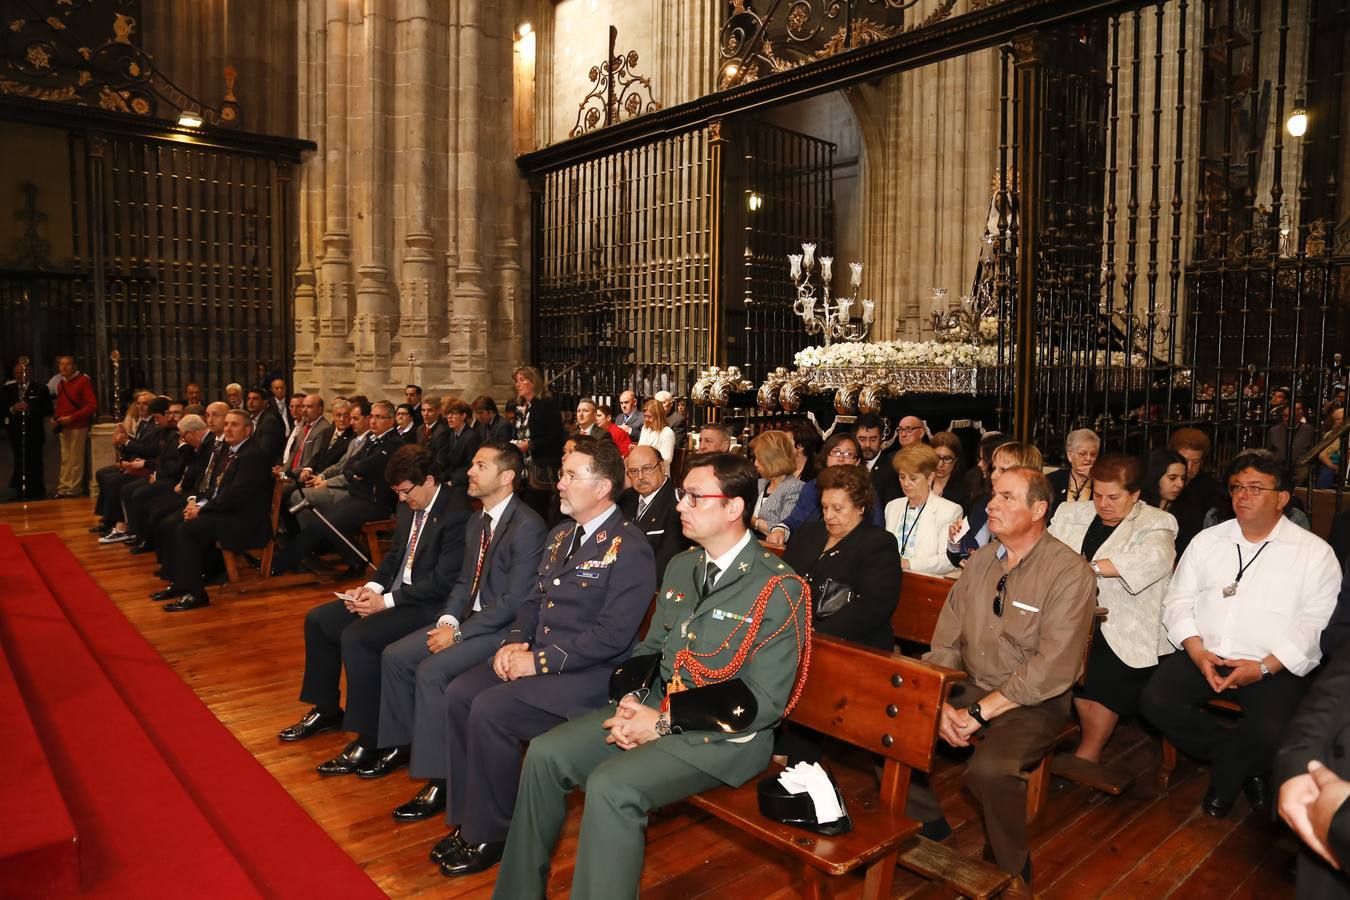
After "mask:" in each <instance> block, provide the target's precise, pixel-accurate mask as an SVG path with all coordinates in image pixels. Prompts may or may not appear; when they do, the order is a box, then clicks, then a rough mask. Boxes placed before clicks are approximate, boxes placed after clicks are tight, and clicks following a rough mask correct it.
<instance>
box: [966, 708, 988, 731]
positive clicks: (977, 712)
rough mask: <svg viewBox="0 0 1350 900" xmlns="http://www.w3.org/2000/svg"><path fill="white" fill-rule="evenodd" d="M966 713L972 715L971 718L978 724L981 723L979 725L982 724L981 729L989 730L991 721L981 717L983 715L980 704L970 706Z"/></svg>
mask: <svg viewBox="0 0 1350 900" xmlns="http://www.w3.org/2000/svg"><path fill="white" fill-rule="evenodd" d="M966 712H968V713H970V717H971V718H972V719H974V720H975V721H976V722H979V723H980V727H981V728H988V727H989V720H988V719H986V718H985V717H984V716H983V715H981V713H980V704H978V703H972V704H970V705H969V706H967V707H966Z"/></svg>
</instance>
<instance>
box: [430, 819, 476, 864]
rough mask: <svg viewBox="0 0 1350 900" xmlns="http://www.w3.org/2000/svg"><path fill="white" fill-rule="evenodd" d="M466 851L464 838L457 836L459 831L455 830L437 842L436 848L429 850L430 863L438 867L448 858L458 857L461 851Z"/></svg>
mask: <svg viewBox="0 0 1350 900" xmlns="http://www.w3.org/2000/svg"><path fill="white" fill-rule="evenodd" d="M467 849H468V847H467V845H465V843H464V838H462V837H460V836H459V829H458V828H456V829H455V830H454V831H452V832H450V833H449V834H447V835H446V836H445V837H443V838H441V839H440V840H439V841H437V842H436V846H435V847H432V848H431V861H432V862H434V863H435V864H436V865H438V866H439V865H440V864H441V863H443V862H445V861H446V860H447V859H449V858H450V857H452V856H456V855H458V854H459V852H460V851H461V850H467Z"/></svg>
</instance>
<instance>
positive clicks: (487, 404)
mask: <svg viewBox="0 0 1350 900" xmlns="http://www.w3.org/2000/svg"><path fill="white" fill-rule="evenodd" d="M473 420H474V421H473V430H474V431H476V432H478V436H479V437H480V438H482V440H483V443H485V444H486V443H487V442H488V441H510V440H514V439H515V436H516V429H515V426H514V425H512V424H511V423H510V422H508V421H506V419H504V418H502V417H501V416H500V415H498V414H497V401H496V400H493V399H492V398H491V397H489V396H488V395H487V394H483V395H482V396H481V397H479V398H478V399H477V400H475V401H473Z"/></svg>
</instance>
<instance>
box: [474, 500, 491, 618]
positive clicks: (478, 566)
mask: <svg viewBox="0 0 1350 900" xmlns="http://www.w3.org/2000/svg"><path fill="white" fill-rule="evenodd" d="M491 544H492V517H491V516H489V515H488V514H487V513H483V529H482V531H480V532H479V535H478V561H477V562H475V563H474V564H473V584H471V585H469V599H470V600H474V599H477V597H478V582H479V580H480V579H481V578H482V577H483V563H484V562H486V561H487V552H488V547H489V546H491Z"/></svg>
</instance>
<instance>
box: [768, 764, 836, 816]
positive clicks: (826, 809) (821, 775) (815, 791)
mask: <svg viewBox="0 0 1350 900" xmlns="http://www.w3.org/2000/svg"><path fill="white" fill-rule="evenodd" d="M778 783H779V784H781V785H782V786H783V788H784V789H785V790H786V791H787V792H788V793H789V794H800V793H801V792H802V791H806V793H808V794H810V795H811V803H812V804H814V805H815V807H816V822H818V823H819V824H821V825H825V824H828V823H830V822H834V821H837V820H838V819H839V818H840V817H842V816H843V815H844V810H843V809H842V808H841V807H840V806H839V796H838V794H836V793H835V790H834V782H832V781H830V776H829V775H827V774H825V770H824V769H822V768H821V767H820V763H804V762H799V763H797V764H796V765H795V766H793V767H792V768H790V769H784V770H783V772H782V774H781V775H779V776H778Z"/></svg>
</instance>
